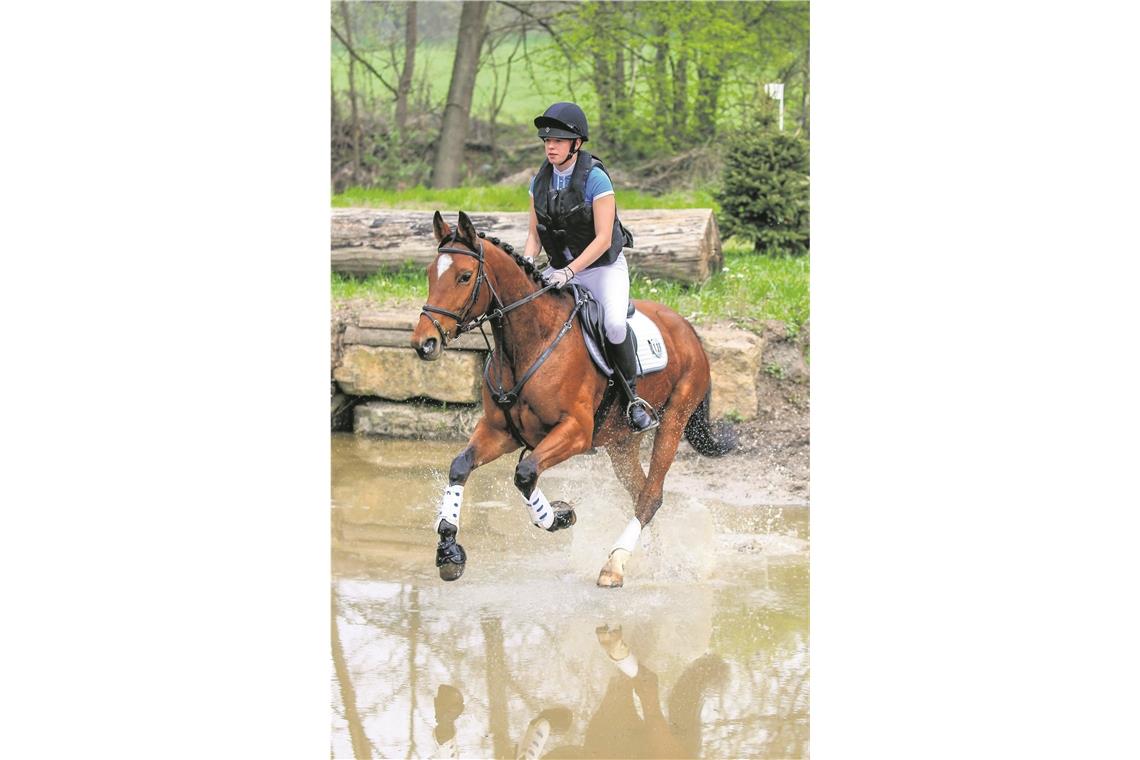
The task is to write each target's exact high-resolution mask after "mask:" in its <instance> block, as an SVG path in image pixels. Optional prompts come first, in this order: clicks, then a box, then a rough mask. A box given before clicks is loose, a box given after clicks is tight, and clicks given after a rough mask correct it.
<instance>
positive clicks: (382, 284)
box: [332, 261, 427, 304]
mask: <svg viewBox="0 0 1140 760" xmlns="http://www.w3.org/2000/svg"><path fill="white" fill-rule="evenodd" d="M332 297H333V300H334V301H343V300H350V299H364V300H368V301H376V302H379V303H389V302H394V301H398V302H401V303H403V302H407V303H415V304H422V303H423V302H424V299H426V298H427V271H426V269H425V267H423V266H420V265H419V264H414V263H412V262H410V261H408V262H405V263H404V266H403V268H401V269H400V271H399V272H394V273H392V274H374V275H372V276H371V277H368V278H366V279H363V280H358V279H355V278H353V277H346V276H344V275H341V274H337V273H336V272H333V273H332Z"/></svg>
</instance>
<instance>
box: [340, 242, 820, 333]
mask: <svg viewBox="0 0 1140 760" xmlns="http://www.w3.org/2000/svg"><path fill="white" fill-rule="evenodd" d="M724 259H725V267H724V269H723V270H722V271H721V272H719V273H717V274H715V275H713V276H712V277H711V278H710V279H709V280H708V282H706V283H704V284H703V285H699V286H685V285H680V284H678V283H675V282H668V281H665V280H652V279H649V278H647V277H642V276H640V275H637V274H636V272H635V273H634V276H633V278H632V281H631V283H630V290H631V294H632V296H633V297H634V298H643V299H646V300H649V301H659V302H661V303H664V304H666V305H668V306H669V307H670V308H672V309H674V310H675V311H677V312H678V313H679V314H681V315H682V316H684V317H686V318H688V319H689V321H691V322H694V323H696V324H702V323H707V322H714V321H730V322H735V323H736V324H738V325H739V326H740V327H743V328H745V329H749V330H753V331H754V332H759V331H760V328H761V326H762V323H763V321H764V320H766V319H778V320H781V321H782V322H785V323H786V324H787V325H788V326H789V328H791V330H792V331H798V330H799V328H800V327H801V326H802V325H803V323H804V322H805V321H806V320H807V319H808V316H809V313H810V311H809V297H808V281H809V278H810V262H809V261H808V259H807V258H806V257H804V258H770V257H768V256H759V255H756V254H754V253H752V247H751V246H750V245H748V244H747V243H742V242H739V241H736V240H732V239H730V240H728V241H725V243H724ZM332 296H333V299H334V300H341V299H366V300H369V301H375V302H377V303H386V302H394V301H396V302H400V303H405V304H416V305H418V304H422V303H423V302H424V300H425V299H426V298H427V277H426V275H425V272H424V268H423V267H422V266H418V265H414V264H407V265H405V266H404V268H403V270H401V271H400V272H399V273H396V274H387V275H373V276H372V277H369V278H368V279H366V280H355V279H352V278H348V277H344V276H341V275H339V274H336V273H333V274H332Z"/></svg>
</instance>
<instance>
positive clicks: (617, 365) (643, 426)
mask: <svg viewBox="0 0 1140 760" xmlns="http://www.w3.org/2000/svg"><path fill="white" fill-rule="evenodd" d="M606 348H607V349H608V350H609V354H610V359H611V361H612V362H613V365H614V369H615V370H616V371H617V372H620V373H621V376H622V377H623V378H625V386H626V387H628V388H629V395H628V398H627V401H628V402H629V403H628V404H627V405H626V408H625V414H626V420H628V422H629V426H630V427H631V428H633V429H634V430H636V431H637V432H639V433H644V432H645V431H646V430H652V429H653V428H655V427H657V418H656V416H655V415H653V414H652V410H653V407H651V406H650V405H649V402H648V401H646V400H645V399H643V398H640V397H639V396H638V395H637V354H636V350H635V349H634V346H633V331H632V330H628V329H627V330H626V331H625V340H624V341H622V342H621V343H610V341H609V340H608V339H607V340H606Z"/></svg>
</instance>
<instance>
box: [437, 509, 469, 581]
mask: <svg viewBox="0 0 1140 760" xmlns="http://www.w3.org/2000/svg"><path fill="white" fill-rule="evenodd" d="M456 532H457V530H456V528H455V526H454V525H452V524H451V523H449V522H448V521H447V520H443V521H441V522H440V524H439V546H437V547H436V549H435V566H436V567H438V568H439V577H440V578H442V579H443V580H445V581H456V580H459V576H461V575H463V568H464V567H466V566H467V552H465V551H463V547H462V546H460V545H459V544H458V543H456V541H455V534H456Z"/></svg>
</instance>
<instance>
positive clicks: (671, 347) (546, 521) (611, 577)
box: [411, 211, 734, 588]
mask: <svg viewBox="0 0 1140 760" xmlns="http://www.w3.org/2000/svg"><path fill="white" fill-rule="evenodd" d="M433 227H434V231H435V238H436V241H437V242H438V243H439V246H438V249H437V252H436V257H435V259H434V260H433V261H432V263H431V264H429V265H428V268H427V278H428V297H427V303H426V304H424V307H423V310H422V311H421V312H420V318H419V320H418V321H417V323H416V326H415V329H414V330H413V332H412V337H411V345H412V347H413V348H414V349H415V350H416V352H417V353H418V354H419V357H420V358H421V359H423V360H425V361H435V360H438V359H439V358H440V357H441V356H442V355H443V351H444V349H445V348H446V346H447V343H448V341H449V340H454V339H455V338H456V337H458V336H459V335H460V334H461V333H464V332H467V331H469V330H472V329H474V328H475V327H479V326H482V324H483V323H484V322H487V321H489V322H490V323H491V330H492V333H493V335H494V338H495V347H494V351H493V353H492V354H491V355H489V357H488V360H487V364H486V367H485V369H484V373H483V375H484V383H483V416H482V417H481V418H480V419H479V421H478V422H477V423H476V425H475V430H474V432H473V433H472V434H471V438H470V439H469V441H468V443H467V447H466V448H465V449H463V451H461V452H460V453H459V455H458V456H456V457H455V459H454V460H453V461H452V463H451V469H450V472H449V473H448V483H449V485H448V487H447V489H446V490H445V491H444V494H443V497H442V499H441V501H440V504H439V507H438V511H437V515H436V521H435V526H434V527H435V530H436V533H438V535H439V544H438V546H437V548H436V566H437V567H438V568H439V576H440V578H442V579H443V580H445V581H454V580H457V579H458V578H459V577H460V576H461V575H462V574H463V570H464V567H465V566H466V563H467V554H466V552H465V551H464V550H463V547H462V546H460V545H459V544H458V543H457V542H456V536H457V535H458V532H459V513H460V508H461V502H462V498H463V487H464V484H465V483H466V482H467V478H468V476H469V475H470V474H471V471H472V470H474V469H475V468H476V467H480V466H482V465H484V464H487V463H488V462H491V461H493V460H495V459H498V458H499V457H501V456H503V455H504V454H508V453H510V452H512V451H515V450H517V449H519V448H523V449H524V451H523V453H524V454H526V456H522V457H520V460H519V462H518V465H517V466H516V467H515V476H514V481H515V487H516V488H518V489H519V491H520V492H522V495H523V498H524V500H525V502H526V505H527V507H528V509H529V510H530V515H531V519H532V522H534V524H535V525H537V526H538V527H540V528H545V529H546V530H549V531H555V530H561V529H564V528H569V527H570V526H571V525H573V524H574V523H575V521H576V519H577V518H576V516H575V514H574V510H573V509H572V508H571V507H570V505H569V504H567V503H566V502H563V501H555V502H553V503H551V502H549V501H548V500H547V499H546V496H545V495H544V494H543V493H542V491H541V489H539V488H538V479H539V476H541V475H542V473H543V472H545V471H546V470H547V469H548V468H550V467H553V466H554V465H556V464H558V463H559V462H562V461H565V460H566V459H569V458H570V457H572V456H574V455H575V454H581V453H582V452H584V451H587V450H589V449H591V448H594V447H604V448H605V449H606V452H607V453H608V454H609V457H610V460H611V462H612V464H613V468H614V473H615V474H616V475H617V477H618V480H619V481H620V482H621V483H622V485H623V486H624V487H625V489H626V490H627V491H628V492H629V495H630V497H631V498H632V499H633V503H634V517H633V518H632V519H631V520H630V522H629V524H628V525H627V526H626V528H625V530H624V531H623V532H622V533H621V535H620V536H619V538H618V540H617V542H616V543H615V544H614V547H613V549H612V550H611V552H610V555H609V557H608V558H607V560H606V563H605V565H604V566H603V567H602V570H601V573H600V574H599V575H598V585H599V586H602V587H608V588H618V587H620V586H622V585H623V583H624V579H625V563H626V562H627V561H628V559H629V557H630V554H631V553H632V552H633V550H634V548H635V547H636V544H637V540H638V538H639V537H640V535H641V530H642V529H643V528H644V527H645V526H646V525H648V524H649V521H650V520H652V519H653V515H654V514H655V513H656V512H657V510H658V508H659V507H660V506H661V499H662V486H663V484H664V481H665V474H666V472H668V470H669V467H670V466H671V465H672V463H673V458H674V456H675V455H676V453H677V446H678V444H679V443H680V441H681V436H682V435H684V436H685V438H686V440H688V441H689V443H690V444H691V445H692V446H693V447H694V448H695V449H696V450H697V451H699V452H700V453H702V454H704V455H707V456H719V455H721V454H724V453H726V452H727V451H729V450H730V449H731V448H732V446H733V444H734V441H733V440H732V436H731V431H730V430H728V429H725V428H724V427H723V426H718V427H717V428H715V429H714V427H713V426H712V425H711V424H710V422H709V417H708V410H709V396H710V392H711V381H710V377H709V361H708V357H707V356H706V354H705V351H704V348H703V347H702V346H701V341H700V338H699V337H698V336H697V333H696V331H695V330H694V329H693V327H692V325H690V324H689V323H688V322H687V321H686V320H685V319H684V318H682V317H681V316H680V315H679V314H677V313H676V312H675V311H673V310H672V309H669V308H668V307H666V306H664V305H662V304H658V303H654V302H651V301H635V302H634V304H635V305H636V307H637V309H638V310H639V311H641V312H642V313H644V314H645V315H646V316H647V317H649V319H651V320H652V321H653V322H654V323H655V324H656V325H657V328H658V329H659V330H660V331H661V337H662V339H663V341H664V343H665V348H666V351H667V356H668V363H667V364H666V365H665V367H664V368H663V369H661V370H659V371H656V372H653V373H651V374H647V375H645V376H643V377H642V378H641V379H640V380H639V382H638V391H639V395H641V397H642V398H644V399H645V400H646V401H648V402H649V403H650V404H651V405H652V406H653V409H654V412H655V413H656V414H657V416H658V419H659V420H660V425H659V427H658V428H657V430H656V435H655V439H654V441H653V453H652V456H651V458H650V463H649V474H648V476H647V475H646V473H645V470H644V469H643V468H642V465H641V460H640V458H639V452H640V443H641V441H640V438H639V437H638V436H637V434H635V432H634V430H633V429H632V428H630V427H629V426H628V424H627V423H626V419H625V415H624V413H623V411H624V404H622V403H620V402H619V403H616V404H615V403H610V404H609V406H606V407H604V408H603V406H604V404H605V403H606V397H607V389H609V399H610V401H611V402H612V400H613V397H614V390H615V389H613V388H609V386H610V384H611V381H610V379H609V378H607V377H606V376H605V375H604V374H603V373H602V372H601V371H600V370H598V369H597V367H596V365H594V363H593V361H592V360H591V359H590V356H589V354H588V352H587V348H586V345H585V343H584V341H583V337H582V334H581V332H582V327H581V325H580V324H579V322H578V319H577V313H578V311H579V309H580V308H581V306H582V301H581V297H580V296H576V295H575V294H574V293H573V292H572V291H571V290H570V289H569V288H567V289H563V290H552V289H551V288H550V287H549V286H545V283H544V281H543V278H542V275H541V274H540V273H539V271H538V268H537V267H536V266H535V265H534V264H533V263H532V262H531V261H530V260H529V259H526V258H524V257H522V256H520V255H518V254H517V253H515V252H514V251H513V250H512V249H511V247H510V246H509V245H507V246H504V247H500V245H498V244H497V242H498V241H497V240H495V239H493V238H492V239H491V240H488V239H485V238H484V237H483V236H482V235H480V234H479V233H477V232H476V230H475V227H474V225H472V223H471V219H470V218H469V217H468V216H467V214H465V213H464V212H462V211H460V212H459V224H458V227H456V228H454V229H453V228H452V227H451V226H449V225H448V224H447V223H446V222H445V221H444V220H443V217H442V216H441V215H440V213H439V211H436V212H435V217H434V219H433ZM508 388H509V389H510V390H507V389H508ZM599 415H600V418H599ZM527 452H529V453H527Z"/></svg>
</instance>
